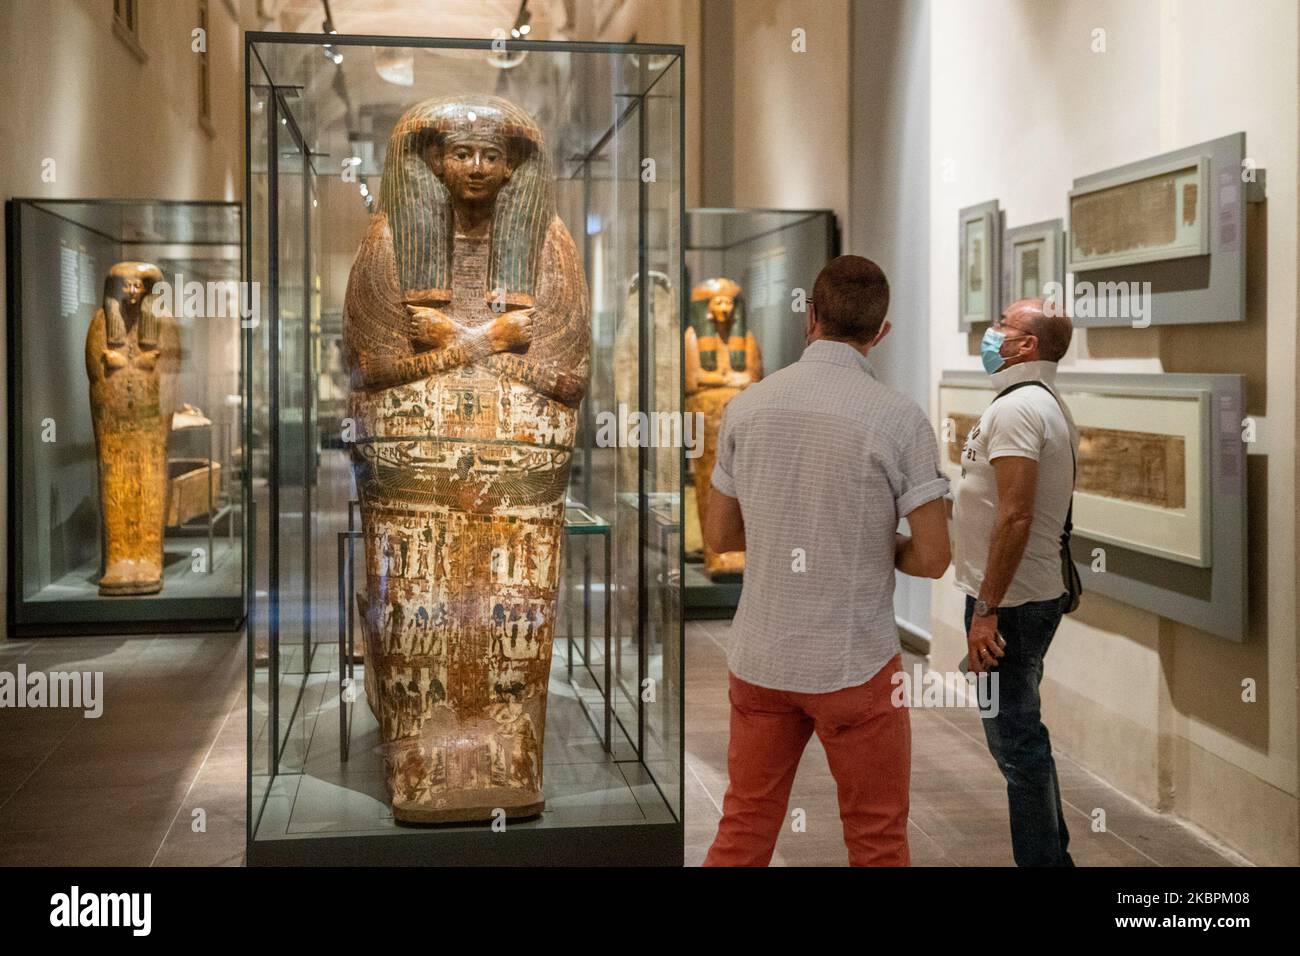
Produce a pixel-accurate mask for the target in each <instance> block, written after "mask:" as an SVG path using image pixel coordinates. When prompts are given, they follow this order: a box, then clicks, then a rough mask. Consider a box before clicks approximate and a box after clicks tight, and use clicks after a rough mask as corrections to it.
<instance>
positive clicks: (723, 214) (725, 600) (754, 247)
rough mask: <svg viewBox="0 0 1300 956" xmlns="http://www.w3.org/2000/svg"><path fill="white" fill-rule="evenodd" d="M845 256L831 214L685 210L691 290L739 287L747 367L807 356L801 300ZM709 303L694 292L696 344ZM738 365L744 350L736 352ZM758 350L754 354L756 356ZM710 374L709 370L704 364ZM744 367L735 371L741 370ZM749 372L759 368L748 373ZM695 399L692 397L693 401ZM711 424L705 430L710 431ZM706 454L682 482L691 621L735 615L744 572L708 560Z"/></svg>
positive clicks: (738, 324) (691, 308)
mask: <svg viewBox="0 0 1300 956" xmlns="http://www.w3.org/2000/svg"><path fill="white" fill-rule="evenodd" d="M839 254H840V233H839V225H838V223H837V222H836V219H835V213H834V211H832V210H830V209H710V208H705V209H690V210H688V211H687V213H686V274H687V288H688V292H690V291H691V290H696V289H701V288H702V287H703V284H704V283H707V282H708V280H711V279H726V280H730V281H731V282H733V283H735V284H736V285H737V286H738V287H739V292H738V295H736V297H735V301H734V307H733V311H732V328H731V330H730V335H731V337H732V340H733V342H736V343H739V342H744V341H746V340H747V338H748V337H749V336H752V339H753V345H754V346H755V347H756V348H751V350H750V354H749V355H747V356H746V359H745V361H746V364H747V365H749V366H755V365H756V364H757V365H758V366H761V373H762V374H769V373H771V372H774V371H776V370H777V369H779V368H784V367H785V366H787V365H789V364H790V363H791V362H796V361H798V359H799V356H800V355H802V354H803V349H804V323H803V318H804V316H803V314H802V303H803V302H804V301H811V299H812V289H813V283H814V282H815V281H816V279H817V273H818V272H820V271H821V268H822V266H824V265H825V264H826V263H827V262H829V261H830V260H831V259H833V258H835V257H836V256H838V255H839ZM707 305H708V300H707V298H705V297H703V293H701V294H700V296H695V295H691V296H690V302H689V304H688V306H687V307H686V310H685V311H684V312H683V316H685V319H684V320H683V322H682V331H683V334H685V332H686V330H687V328H688V327H689V326H695V327H696V333H697V336H696V339H695V341H697V342H703V341H704V340H705V339H706V338H707V337H708V334H709V332H710V322H709V317H708V313H707ZM733 353H734V356H735V357H734V359H733V364H734V365H736V366H739V364H740V362H741V361H742V359H741V349H740V348H739V347H738V346H737V347H736V348H734V349H733ZM755 353H756V354H755ZM704 367H705V369H706V371H707V370H708V369H709V368H711V365H710V364H709V363H708V362H707V361H706V362H705V363H704ZM739 370H740V369H739V368H738V367H737V371H739ZM750 371H751V373H752V371H754V369H751V370H750ZM688 402H689V399H688ZM706 427H707V426H706ZM704 457H705V456H701V455H700V454H698V450H697V453H692V454H688V456H687V461H686V480H685V483H684V485H683V508H682V513H683V522H682V528H683V537H684V549H685V552H686V564H685V567H684V571H683V599H684V613H685V615H686V617H687V618H702V619H707V618H729V617H731V616H732V614H733V613H734V612H735V610H736V605H737V603H738V602H739V601H740V589H741V581H742V577H743V572H740V571H733V570H730V569H725V570H722V571H720V572H719V571H715V572H712V573H711V572H710V571H709V569H708V568H707V567H706V565H705V563H704V557H703V540H702V537H701V533H700V520H699V508H698V504H697V500H698V487H699V486H698V485H697V483H696V482H695V480H694V479H695V469H696V466H697V465H698V463H699V462H700V461H701V460H702V458H704Z"/></svg>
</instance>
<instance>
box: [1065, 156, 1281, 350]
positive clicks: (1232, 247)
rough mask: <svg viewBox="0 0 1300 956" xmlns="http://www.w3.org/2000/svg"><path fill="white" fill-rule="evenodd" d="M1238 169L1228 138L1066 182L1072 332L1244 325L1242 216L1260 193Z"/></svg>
mask: <svg viewBox="0 0 1300 956" xmlns="http://www.w3.org/2000/svg"><path fill="white" fill-rule="evenodd" d="M1245 160H1246V134H1245V133H1233V134H1231V135H1229V136H1222V137H1220V138H1218V139H1213V140H1209V141H1207V142H1204V143H1196V144H1194V145H1191V146H1187V147H1185V148H1183V149H1178V150H1174V151H1172V152H1168V153H1162V154H1161V155H1159V156H1152V157H1150V158H1148V159H1143V160H1139V161H1138V162H1133V163H1128V164H1127V165H1124V166H1119V167H1116V168H1115V169H1108V170H1105V171H1103V172H1099V173H1094V174H1092V175H1088V176H1081V177H1079V178H1078V179H1076V180H1074V187H1073V188H1072V189H1071V190H1070V193H1069V209H1070V218H1069V224H1068V230H1069V231H1068V241H1067V243H1066V248H1067V259H1068V262H1067V265H1066V269H1067V271H1069V272H1070V273H1071V274H1072V276H1073V302H1074V309H1073V317H1074V324H1075V326H1076V327H1089V326H1136V327H1139V328H1142V327H1145V326H1147V325H1189V324H1195V323H1200V322H1241V321H1244V320H1245V318H1246V252H1247V248H1248V242H1247V239H1248V217H1247V215H1246V211H1247V207H1248V204H1249V203H1251V202H1255V201H1259V200H1261V199H1262V198H1263V183H1264V171H1263V170H1258V169H1253V168H1247V165H1246V162H1245Z"/></svg>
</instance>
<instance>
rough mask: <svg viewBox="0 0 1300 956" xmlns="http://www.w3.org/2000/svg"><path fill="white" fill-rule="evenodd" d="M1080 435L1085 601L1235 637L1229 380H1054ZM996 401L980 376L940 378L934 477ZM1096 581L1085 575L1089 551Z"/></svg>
mask: <svg viewBox="0 0 1300 956" xmlns="http://www.w3.org/2000/svg"><path fill="white" fill-rule="evenodd" d="M1057 388H1058V391H1059V392H1060V394H1061V397H1062V399H1063V400H1064V401H1065V403H1066V404H1067V405H1068V406H1069V408H1070V413H1071V415H1072V416H1073V417H1074V420H1075V424H1076V425H1077V426H1078V428H1079V433H1080V444H1079V458H1078V477H1077V479H1076V485H1075V496H1074V536H1073V540H1072V544H1073V548H1074V555H1075V560H1076V562H1077V563H1078V564H1079V570H1080V574H1081V575H1082V577H1083V583H1084V588H1085V590H1095V591H1097V592H1098V593H1102V594H1107V595H1109V596H1112V597H1115V598H1116V599H1118V600H1123V601H1125V602H1127V603H1130V604H1133V605H1135V606H1138V607H1143V608H1146V609H1147V610H1151V611H1155V612H1156V613H1159V614H1162V615H1163V616H1165V617H1169V618H1172V619H1174V620H1178V621H1183V622H1184V623H1187V624H1191V625H1193V626H1195V627H1198V628H1201V629H1202V630H1206V631H1209V632H1210V633H1213V634H1218V635H1219V636H1222V637H1227V638H1230V639H1232V640H1241V639H1242V638H1243V636H1244V632H1245V613H1246V592H1245V573H1246V572H1245V507H1246V498H1245V487H1244V485H1245V477H1244V469H1245V446H1244V445H1243V443H1242V441H1241V414H1242V413H1241V407H1242V406H1241V379H1240V376H1235V375H1174V374H1170V375H1100V374H1092V373H1079V372H1074V373H1071V372H1062V373H1060V374H1058V376H1057ZM995 395H996V392H995V390H994V389H993V388H992V386H991V385H990V383H989V379H988V376H986V375H983V374H981V373H975V372H945V373H944V375H943V379H942V382H941V384H940V388H939V412H940V421H941V423H942V428H943V431H942V434H943V435H944V439H945V449H944V455H943V465H944V468H945V470H946V471H947V472H948V474H949V477H950V478H951V479H952V480H953V481H954V482H955V481H957V480H959V479H960V474H961V465H960V460H961V455H960V452H961V445H962V443H963V442H964V441H965V436H966V435H967V434H968V433H969V431H970V429H971V427H973V426H974V425H975V423H976V422H978V421H979V417H980V415H981V414H982V413H983V411H984V409H986V408H987V407H988V405H989V403H990V402H991V401H992V400H993V398H994V396H995ZM1098 547H1100V548H1102V549H1103V551H1104V563H1105V568H1106V570H1105V571H1104V572H1094V571H1093V566H1094V564H1095V562H1096V556H1095V555H1094V549H1095V548H1098Z"/></svg>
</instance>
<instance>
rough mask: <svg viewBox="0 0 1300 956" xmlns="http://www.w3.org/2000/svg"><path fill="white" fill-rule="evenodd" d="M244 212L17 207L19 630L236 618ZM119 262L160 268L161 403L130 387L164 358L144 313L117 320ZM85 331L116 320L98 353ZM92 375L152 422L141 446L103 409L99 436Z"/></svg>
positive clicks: (11, 329)
mask: <svg viewBox="0 0 1300 956" xmlns="http://www.w3.org/2000/svg"><path fill="white" fill-rule="evenodd" d="M241 215H242V209H241V206H240V205H239V204H238V203H230V202H197V201H195V202H189V201H166V200H127V199H37V198H29V199H24V198H16V199H11V200H9V201H8V202H7V204H6V238H7V242H6V251H7V255H8V267H9V272H8V274H9V287H8V296H9V298H8V311H7V316H8V322H7V325H8V328H7V335H8V395H9V420H10V422H11V423H12V425H11V428H10V429H9V459H8V462H9V463H8V476H7V477H8V487H9V533H8V546H9V555H10V559H9V567H8V588H9V606H8V611H7V614H8V625H9V628H10V633H11V634H13V635H19V636H41V635H61V634H80V633H96V634H104V633H132V632H142V633H159V632H169V631H214V630H233V629H235V628H237V627H238V626H239V625H240V624H241V622H242V621H243V617H244V591H243V582H244V574H243V563H242V559H243V541H244V529H243V507H242V488H241V483H240V481H239V478H238V473H239V470H240V469H241V468H242V467H243V454H242V431H241V428H240V421H241V418H242V416H241V413H240V402H241V397H240V396H241V388H242V386H241V382H240V358H241V350H240V340H241V326H242V325H244V324H245V323H247V324H253V323H255V322H256V321H257V316H256V314H255V313H254V311H253V310H252V309H251V308H247V309H242V307H241V299H240V294H239V286H238V282H239V278H240V275H241V260H240V256H241V248H242V244H241V235H242V226H241ZM124 269H134V270H143V272H142V273H141V274H144V273H147V274H148V275H149V276H151V277H153V278H156V279H157V281H155V282H154V283H153V284H152V285H150V286H149V287H148V289H147V290H146V291H147V294H145V296H144V299H143V300H142V306H141V307H142V308H144V309H146V310H147V312H148V314H149V315H150V316H154V315H155V314H156V316H157V317H156V319H155V320H154V321H156V322H157V323H159V328H161V329H163V330H165V331H164V332H163V334H162V336H161V338H162V340H163V345H162V347H161V351H160V352H159V351H157V350H156V349H155V350H153V351H154V352H156V354H159V355H161V356H162V358H161V359H158V360H157V366H158V369H159V370H158V371H157V372H155V373H154V374H156V375H157V376H158V377H159V379H161V380H162V381H165V382H166V384H165V385H164V386H161V393H162V395H163V398H162V399H161V400H160V401H156V402H154V403H153V404H152V405H150V400H149V398H148V395H147V394H143V393H141V392H139V391H133V390H138V389H144V393H147V392H148V381H149V375H150V374H151V372H152V371H153V365H152V364H151V363H150V359H149V355H148V353H149V352H150V349H148V348H145V349H137V335H136V331H137V327H136V325H135V323H134V320H132V321H131V323H130V328H129V329H127V332H128V333H129V334H127V335H126V336H125V338H124V339H123V340H122V341H121V342H120V343H118V342H115V341H114V338H115V333H114V332H113V330H112V328H111V325H106V322H109V321H110V320H111V319H113V318H115V317H116V315H117V313H118V311H119V309H120V308H121V307H120V306H119V305H118V303H117V299H116V295H117V293H115V292H113V289H114V281H115V280H114V279H113V277H112V276H111V275H110V273H111V272H122V271H123V270H124ZM245 304H246V303H245ZM105 307H108V309H109V313H107V314H108V315H109V319H105V315H106V313H105ZM128 311H129V310H128ZM146 321H147V320H146ZM92 326H95V327H97V328H99V329H101V330H103V329H105V328H107V329H108V331H107V339H106V340H105V341H101V342H99V345H97V346H95V347H93V348H92V341H91V340H93V339H94V335H95V333H94V332H93V330H92ZM124 328H126V327H125V326H124ZM139 329H140V330H143V329H144V326H143V325H141V326H139ZM99 334H100V335H101V337H103V335H104V332H103V331H101V332H100V333H99ZM148 335H149V333H147V332H144V331H140V332H139V336H140V338H139V341H140V343H141V344H144V345H146V346H147V345H149V344H150V343H149V342H148V341H147V336H148ZM105 344H107V346H108V348H102V346H103V345H105ZM92 353H93V354H92ZM142 357H143V361H144V363H145V364H144V365H140V366H138V367H137V363H138V362H139V361H141V358H142ZM110 362H115V363H118V364H120V365H122V366H123V367H122V368H121V369H120V370H119V369H117V368H115V367H114V366H112V365H110V364H109V363H110ZM104 369H107V370H108V372H107V374H103V373H102V370H104ZM92 372H97V373H100V375H99V377H100V378H101V379H102V380H103V381H104V382H105V383H106V384H105V385H104V386H103V387H104V388H107V389H109V390H110V391H111V390H113V389H117V392H116V393H114V394H118V393H120V394H121V395H122V396H123V398H122V401H123V402H124V404H123V406H122V407H123V408H124V409H125V415H124V417H123V418H122V421H123V422H125V423H126V426H125V427H127V428H128V429H129V428H133V427H136V426H138V425H139V423H140V422H142V421H145V420H148V421H152V422H154V423H155V424H156V426H157V427H156V428H153V429H152V430H150V431H149V437H147V439H146V441H147V442H149V443H151V444H149V449H151V450H149V451H147V452H146V453H144V454H143V458H141V457H140V456H139V452H140V449H139V448H137V447H135V446H132V445H130V444H129V441H131V440H128V439H121V438H120V435H121V434H122V433H121V432H120V431H119V430H114V429H116V428H118V426H114V428H109V426H108V424H107V419H104V420H102V421H101V426H100V427H101V429H103V430H101V432H100V433H99V435H98V438H97V431H96V428H97V426H96V424H95V422H96V421H97V420H100V419H98V418H97V416H99V415H100V412H99V411H97V410H96V409H97V408H99V407H100V406H98V405H96V403H97V402H102V401H103V398H102V396H101V397H96V396H95V394H94V392H93V390H92V385H91V382H92V376H91V373H92ZM114 376H116V377H114ZM128 378H130V382H129V384H127V379H128ZM118 383H123V384H121V385H119V384H118ZM150 415H152V417H148V416H150ZM141 416H144V417H141ZM140 427H141V428H143V427H144V426H140ZM160 430H161V431H160ZM115 436H118V437H115ZM115 441H118V442H119V444H117V445H114V444H113V443H114V442H115ZM121 442H127V443H126V444H122V443H121ZM101 446H102V447H101ZM141 460H145V461H146V462H147V464H146V466H144V467H143V470H141V469H140V468H137V465H138V462H139V461H141ZM105 462H108V463H109V464H108V465H106V464H105ZM106 467H111V468H113V469H116V470H114V471H111V472H105V471H104V469H105V468H106ZM149 469H152V470H149ZM105 474H108V476H109V477H108V478H105V477H104V475H105ZM140 489H143V490H142V491H141V490H140ZM138 501H143V502H144V505H142V506H141V507H139V508H137V507H135V506H136V504H137V502H138ZM160 533H161V548H160V549H159V550H158V554H159V555H160V558H159V557H158V556H155V554H154V553H152V551H153V549H154V548H156V547H157V542H158V540H159V539H158V536H159V534H160ZM137 547H140V548H142V549H143V550H142V551H141V552H140V554H139V555H137V554H135V553H134V551H133V550H132V549H134V548H137ZM124 554H125V555H126V557H125V558H123V557H122V555H124ZM110 557H112V558H113V560H112V561H110ZM137 558H138V559H139V560H138V561H137ZM110 565H111V566H110ZM133 565H138V567H136V569H135V570H134V571H128V572H127V573H126V583H125V584H122V583H121V581H122V580H123V574H122V573H121V568H123V567H127V568H130V567H132V566H133ZM131 574H134V575H135V578H134V579H132V578H131V576H130V575H131Z"/></svg>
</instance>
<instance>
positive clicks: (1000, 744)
mask: <svg viewBox="0 0 1300 956" xmlns="http://www.w3.org/2000/svg"><path fill="white" fill-rule="evenodd" d="M1060 312H1061V310H1059V309H1054V308H1051V307H1049V306H1045V303H1044V301H1043V300H1042V299H1021V300H1020V301H1018V302H1013V303H1012V304H1011V305H1009V306H1008V307H1007V309H1006V311H1005V312H1003V313H1002V315H1001V317H1000V318H999V319H998V320H997V321H995V322H994V323H993V324H992V326H991V327H990V328H989V329H988V331H986V332H985V333H984V338H983V341H982V342H981V343H980V357H981V360H982V361H983V364H984V370H985V371H986V372H988V373H989V375H990V376H991V377H992V380H993V386H994V387H995V388H996V389H997V391H998V395H997V397H996V398H995V399H994V400H993V402H992V403H991V404H990V405H989V407H988V408H987V409H986V410H985V411H984V414H983V415H981V416H980V420H979V422H978V424H976V425H975V427H974V428H972V429H971V430H970V434H969V435H967V437H966V442H965V445H964V446H963V448H962V459H961V463H962V470H961V478H960V479H959V480H958V482H957V484H956V486H955V488H954V493H953V494H954V504H953V525H954V538H955V560H954V562H953V563H954V567H955V569H956V581H957V587H958V588H959V589H961V590H962V591H963V592H965V594H966V632H967V637H966V643H967V651H968V657H967V660H968V662H969V663H968V666H969V669H970V670H971V671H972V672H974V673H977V674H978V673H980V672H982V671H985V670H989V669H991V668H996V669H997V673H998V683H997V693H998V699H997V708H996V711H995V715H994V716H986V719H985V720H983V721H981V723H983V725H984V735H985V737H986V738H987V739H988V744H989V751H990V753H992V755H993V759H994V760H996V761H997V764H998V768H999V769H1000V770H1001V771H1002V776H1003V777H1004V778H1005V779H1006V781H1007V802H1008V804H1009V810H1010V815H1011V843H1012V850H1013V853H1014V856H1015V861H1016V865H1017V866H1073V865H1074V863H1073V861H1072V860H1071V859H1070V854H1069V852H1068V850H1067V847H1068V845H1069V840H1070V835H1069V832H1068V831H1067V829H1066V826H1065V818H1064V816H1063V815H1062V813H1061V792H1060V786H1059V784H1058V783H1057V778H1056V763H1055V761H1054V760H1053V759H1052V743H1051V739H1050V738H1049V736H1048V733H1047V728H1046V727H1045V726H1044V725H1043V721H1042V715H1041V709H1040V705H1039V696H1038V686H1039V683H1040V682H1041V681H1042V678H1043V658H1044V657H1045V656H1046V654H1047V649H1048V646H1049V645H1050V644H1051V643H1052V637H1053V635H1054V634H1055V633H1056V628H1057V625H1059V624H1060V622H1061V614H1062V613H1063V605H1062V599H1063V597H1064V596H1065V592H1066V590H1067V586H1066V582H1065V579H1064V576H1063V574H1062V568H1061V552H1060V548H1061V534H1062V532H1063V531H1064V527H1065V520H1066V513H1067V510H1068V508H1069V505H1070V500H1071V496H1072V494H1073V492H1074V472H1075V465H1074V462H1075V456H1076V454H1077V452H1078V446H1079V435H1078V430H1077V429H1076V428H1075V426H1074V421H1073V419H1071V417H1070V412H1069V410H1068V409H1067V408H1066V407H1065V404H1064V403H1063V402H1062V401H1061V400H1060V397H1059V396H1058V395H1057V393H1056V390H1055V388H1054V387H1053V383H1054V382H1055V380H1056V363H1057V362H1059V361H1060V360H1061V358H1062V357H1063V356H1064V355H1065V352H1066V350H1067V349H1068V348H1069V347H1070V336H1071V333H1072V329H1071V324H1070V320H1069V318H1068V317H1067V316H1065V315H1064V314H1059V313H1060Z"/></svg>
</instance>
